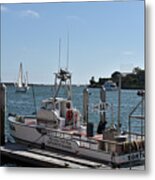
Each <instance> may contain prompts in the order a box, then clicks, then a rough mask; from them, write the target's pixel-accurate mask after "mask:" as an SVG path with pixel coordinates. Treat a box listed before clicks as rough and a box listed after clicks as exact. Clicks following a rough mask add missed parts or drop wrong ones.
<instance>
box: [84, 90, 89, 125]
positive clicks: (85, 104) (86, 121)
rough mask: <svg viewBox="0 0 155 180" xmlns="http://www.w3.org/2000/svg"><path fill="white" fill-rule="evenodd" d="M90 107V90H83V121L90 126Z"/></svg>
mask: <svg viewBox="0 0 155 180" xmlns="http://www.w3.org/2000/svg"><path fill="white" fill-rule="evenodd" d="M88 106H89V91H88V88H85V89H84V90H83V121H84V124H88Z"/></svg>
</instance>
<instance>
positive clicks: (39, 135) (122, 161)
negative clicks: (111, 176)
mask: <svg viewBox="0 0 155 180" xmlns="http://www.w3.org/2000/svg"><path fill="white" fill-rule="evenodd" d="M9 126H10V133H11V135H12V136H13V137H14V138H15V140H16V141H20V143H21V142H22V143H26V144H28V145H32V146H34V145H37V146H39V147H40V148H41V147H45V148H47V149H53V148H54V149H57V150H59V151H64V152H70V153H73V154H74V155H77V156H82V157H85V158H87V159H93V160H94V161H98V162H105V163H108V164H112V165H116V166H121V165H123V166H124V165H129V164H131V163H132V164H137V163H138V164H143V163H144V161H145V154H144V151H141V152H135V153H132V154H129V153H127V154H122V155H113V154H112V153H108V152H105V151H102V150H100V149H98V144H95V143H94V144H92V143H88V138H87V137H84V138H83V139H81V138H80V137H77V136H74V135H71V134H68V133H66V132H61V131H60V130H51V129H48V128H41V127H39V126H38V125H25V124H21V123H19V122H15V121H14V117H11V118H9Z"/></svg>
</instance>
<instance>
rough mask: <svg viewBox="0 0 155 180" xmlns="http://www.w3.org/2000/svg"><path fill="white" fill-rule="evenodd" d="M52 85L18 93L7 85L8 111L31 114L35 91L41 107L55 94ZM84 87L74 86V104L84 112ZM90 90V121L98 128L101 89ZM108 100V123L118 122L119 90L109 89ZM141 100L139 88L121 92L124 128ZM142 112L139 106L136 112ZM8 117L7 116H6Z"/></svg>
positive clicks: (35, 87)
mask: <svg viewBox="0 0 155 180" xmlns="http://www.w3.org/2000/svg"><path fill="white" fill-rule="evenodd" d="M52 89H53V88H52V87H51V86H43V85H40V86H34V87H33V90H32V87H30V89H29V90H28V91H27V92H26V93H16V92H15V89H14V86H7V113H9V112H12V113H16V114H21V115H22V114H23V115H25V114H26V115H30V114H33V113H34V112H35V106H34V98H33V92H34V95H35V101H36V108H37V109H39V108H40V106H41V101H42V100H43V99H46V98H49V97H51V96H52V95H53V91H52ZM83 89H84V86H80V87H77V86H73V87H72V96H73V104H74V106H75V107H76V108H77V109H79V110H80V112H81V114H82V112H83V111H82V103H83V99H82V98H83ZM89 92H90V99H89V101H90V104H89V121H91V122H93V123H94V127H95V129H96V128H97V125H98V122H99V116H100V114H99V112H97V111H94V108H93V107H94V105H95V104H97V103H99V96H100V95H99V89H89ZM60 95H61V96H64V95H65V93H64V92H63V91H61V94H60ZM106 100H107V102H108V103H109V104H110V105H112V107H113V108H112V109H113V111H111V108H109V109H108V110H107V113H106V118H107V121H108V123H109V124H110V123H111V122H112V119H113V120H114V122H115V123H116V122H117V111H118V92H117V91H109V92H107V93H106ZM140 100H141V97H139V96H137V90H122V93H121V124H122V130H128V116H129V113H130V112H131V110H132V109H133V108H134V107H135V105H136V104H137V103H138V102H139V101H140ZM138 113H141V109H140V108H139V109H138V110H137V112H136V114H138ZM6 119H7V118H6ZM138 123H139V124H140V121H133V125H136V126H137V125H138ZM133 131H135V132H140V128H138V127H136V128H133ZM6 134H9V128H8V123H7V121H6Z"/></svg>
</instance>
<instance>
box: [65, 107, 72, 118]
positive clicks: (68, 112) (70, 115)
mask: <svg viewBox="0 0 155 180" xmlns="http://www.w3.org/2000/svg"><path fill="white" fill-rule="evenodd" d="M66 119H67V120H68V121H71V120H72V119H73V111H72V110H71V109H69V110H68V111H67V112H66Z"/></svg>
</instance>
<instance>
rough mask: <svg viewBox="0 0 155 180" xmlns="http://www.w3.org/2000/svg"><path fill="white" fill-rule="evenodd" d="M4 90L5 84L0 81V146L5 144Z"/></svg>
mask: <svg viewBox="0 0 155 180" xmlns="http://www.w3.org/2000/svg"><path fill="white" fill-rule="evenodd" d="M5 90H6V87H5V85H4V84H2V83H0V146H3V145H4V144H5Z"/></svg>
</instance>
